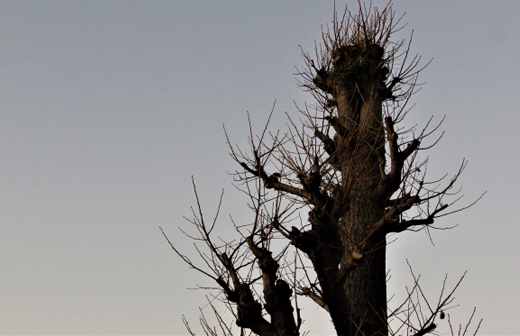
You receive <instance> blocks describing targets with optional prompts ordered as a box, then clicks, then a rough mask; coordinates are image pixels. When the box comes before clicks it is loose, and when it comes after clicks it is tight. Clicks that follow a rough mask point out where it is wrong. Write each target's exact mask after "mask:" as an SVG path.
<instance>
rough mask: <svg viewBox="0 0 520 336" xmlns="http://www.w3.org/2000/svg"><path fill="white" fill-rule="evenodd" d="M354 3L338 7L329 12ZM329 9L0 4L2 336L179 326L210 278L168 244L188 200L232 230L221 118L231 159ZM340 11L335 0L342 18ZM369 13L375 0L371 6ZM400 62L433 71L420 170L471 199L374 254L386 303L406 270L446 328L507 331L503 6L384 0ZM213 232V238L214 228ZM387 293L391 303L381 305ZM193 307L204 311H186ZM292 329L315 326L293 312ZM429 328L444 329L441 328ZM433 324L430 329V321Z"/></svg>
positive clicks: (229, 167)
mask: <svg viewBox="0 0 520 336" xmlns="http://www.w3.org/2000/svg"><path fill="white" fill-rule="evenodd" d="M347 3H348V4H349V5H351V6H352V8H354V9H355V8H356V2H355V1H349V2H347ZM333 4H334V3H333V1H295V0H287V1H280V2H268V1H255V2H252V1H250V2H245V1H238V0H236V1H231V0H226V1H219V2H217V1H214V2H210V1H159V0H157V1H134V0H124V1H122V0H121V1H72V0H71V1H56V0H47V1H24V0H15V1H7V0H2V1H0V157H1V164H0V270H1V271H2V276H1V277H0V295H1V298H2V299H1V300H0V334H2V335H22V334H24V335H28V334H32V335H43V334H46V335H48V334H103V335H145V334H146V335H155V334H157V335H158V334H174V335H175V334H176V335H183V334H186V332H185V329H184V327H183V325H182V321H181V319H182V316H183V315H185V316H186V317H187V319H188V320H189V321H190V324H191V325H192V326H193V327H194V329H196V325H197V321H198V316H199V307H204V306H205V305H206V298H205V296H206V295H208V294H209V293H208V292H206V291H204V290H192V289H189V288H195V287H196V286H197V285H201V286H210V285H214V284H212V283H211V282H210V281H208V280H207V279H205V278H204V277H203V276H202V275H200V274H199V273H197V272H195V271H193V270H190V269H189V268H188V266H187V265H185V264H184V263H183V262H182V261H181V260H180V259H179V258H178V257H177V256H176V255H175V254H174V253H173V251H172V250H171V249H170V247H169V245H168V244H167V242H166V241H165V239H164V237H163V236H162V234H161V231H160V229H159V227H162V228H163V229H164V230H165V232H166V233H167V234H168V236H169V237H170V239H171V241H172V242H173V243H174V244H176V246H178V248H179V249H181V250H182V251H185V253H186V254H187V255H189V256H192V257H193V258H195V256H196V255H195V253H196V252H195V251H194V249H193V246H192V244H191V242H190V241H189V240H188V239H187V238H186V237H185V236H183V235H182V234H181V233H180V231H179V230H178V228H179V227H180V228H183V229H189V224H188V223H187V222H186V221H185V220H184V219H183V216H188V217H189V216H190V214H191V210H190V206H192V205H194V204H195V198H194V195H193V190H192V185H191V176H193V177H194V178H195V181H196V183H197V188H198V192H199V194H200V197H201V202H202V205H203V207H204V209H205V211H207V213H208V214H209V215H212V214H214V212H215V209H216V206H217V204H218V196H219V195H220V192H221V190H222V189H225V197H224V203H223V207H222V213H223V214H224V215H223V216H222V217H221V220H220V221H219V223H218V226H219V229H220V230H223V232H231V231H232V227H230V225H231V224H230V222H229V220H227V218H228V217H227V215H228V214H232V215H233V216H234V218H235V219H237V220H238V221H240V220H244V221H246V220H248V218H250V217H249V216H250V213H248V212H247V210H246V207H245V203H246V201H247V200H245V199H244V197H243V195H241V194H240V193H239V192H237V191H236V190H235V189H234V187H233V186H232V184H231V183H232V177H231V176H230V175H229V174H228V172H230V171H233V170H235V169H237V167H236V164H234V162H233V161H232V160H231V158H230V157H229V155H228V152H229V151H228V147H227V145H226V139H225V136H224V132H223V127H222V125H223V124H224V125H225V127H226V130H227V132H228V134H229V136H230V138H231V141H232V142H233V143H234V144H237V145H239V146H243V147H247V142H246V137H247V136H248V130H247V125H248V123H247V113H246V112H247V111H248V112H249V113H250V115H251V120H252V123H253V128H254V130H256V131H260V130H261V129H262V127H263V125H264V123H265V122H266V120H267V116H268V114H269V112H270V110H271V107H272V105H273V103H274V101H275V100H276V108H275V114H274V117H273V122H272V124H271V129H273V130H276V129H282V130H283V129H285V127H286V126H285V123H286V121H287V119H286V116H285V112H287V113H288V114H289V115H291V116H294V117H295V118H297V112H296V109H295V107H294V103H297V104H304V103H305V102H309V103H312V97H311V96H309V95H308V94H306V93H305V92H302V91H301V90H300V88H298V86H297V85H296V78H295V76H294V73H295V72H296V70H295V67H301V66H302V65H303V60H302V58H301V55H300V49H299V46H302V47H303V48H304V49H305V50H307V51H312V50H313V47H314V42H315V41H319V39H320V32H321V29H322V25H323V24H327V23H328V22H330V21H331V18H332V12H333ZM344 4H345V3H344V2H342V1H337V7H338V8H342V7H343V6H344ZM373 4H374V5H378V6H384V5H385V4H386V1H379V0H377V1H376V0H374V1H373ZM394 9H395V10H396V12H397V14H398V15H401V14H404V13H406V14H405V17H404V19H403V23H407V25H406V27H405V28H404V29H403V30H402V31H400V32H399V34H398V35H397V36H396V38H403V37H408V36H409V35H410V33H411V32H412V30H413V31H414V35H413V43H412V52H413V53H419V54H421V55H422V56H423V64H425V63H426V62H428V61H429V60H431V59H433V61H432V63H431V64H430V65H429V66H428V67H427V68H426V69H425V70H424V71H423V72H422V73H421V75H420V78H419V81H420V82H422V83H425V85H424V86H423V87H422V89H421V91H419V92H418V93H417V94H416V95H415V96H414V97H413V98H412V102H413V104H415V107H414V108H413V110H412V111H411V112H410V114H409V116H408V119H407V120H406V121H405V123H407V125H410V126H413V125H415V124H419V125H424V124H425V123H426V122H427V120H428V119H429V118H430V117H431V116H434V120H437V121H440V120H441V119H442V117H443V116H446V119H445V121H444V123H443V125H442V126H441V130H442V131H445V135H444V136H443V138H442V141H441V142H440V143H439V144H438V145H437V146H436V147H434V148H433V149H431V150H430V151H429V152H428V153H425V154H424V155H427V156H428V157H429V160H430V161H429V162H430V163H429V174H430V176H431V177H432V178H435V177H441V176H443V175H444V174H445V173H454V172H455V171H456V170H457V169H458V167H459V165H460V163H461V162H462V159H463V158H466V159H467V160H468V162H469V163H468V166H467V169H466V171H465V172H464V174H463V176H462V177H461V178H460V181H459V185H461V186H462V187H463V193H464V195H465V197H464V199H463V200H462V201H461V202H462V203H461V204H469V203H471V202H472V201H474V200H475V199H477V198H478V197H479V195H480V194H482V193H483V192H485V191H487V194H486V195H485V197H484V198H483V199H482V200H481V201H480V202H479V203H478V204H477V205H475V206H474V207H472V208H470V209H468V210H466V211H464V212H461V213H458V214H455V215H453V216H450V217H445V218H442V219H441V220H439V221H438V222H437V224H438V226H440V227H450V226H453V225H457V224H458V226H457V227H456V228H454V229H452V230H438V231H432V232H431V237H432V240H433V244H432V242H431V241H430V238H429V237H428V235H426V234H425V232H419V233H411V232H407V233H403V234H400V235H398V236H395V237H392V239H393V238H397V240H395V241H394V242H392V243H391V244H390V245H389V248H388V268H389V270H390V273H391V275H392V278H391V280H390V282H389V292H392V293H394V292H395V293H397V296H399V295H402V294H403V293H405V286H410V285H411V284H412V278H411V275H410V272H409V270H408V265H407V261H408V262H409V263H410V264H411V265H412V266H413V269H414V271H415V272H416V273H417V274H421V283H422V286H423V288H424V289H425V291H426V293H428V295H429V296H430V297H431V298H432V300H433V301H435V300H436V298H437V295H438V293H439V291H440V288H441V285H442V280H443V279H444V277H445V275H446V274H448V283H449V284H454V283H455V282H456V281H457V280H458V278H459V277H460V276H461V275H462V274H463V273H464V272H465V271H467V275H466V278H465V280H464V282H463V283H462V285H461V287H460V289H459V290H458V291H457V293H456V302H457V303H458V304H460V307H458V308H455V309H453V310H451V311H450V314H451V316H452V320H454V321H455V323H463V324H465V322H466V321H467V318H468V317H469V315H470V313H471V311H472V310H473V307H477V312H476V317H477V318H479V319H480V318H482V319H484V321H483V324H482V327H481V334H482V335H512V334H518V330H520V322H519V320H518V315H519V313H520V311H519V310H520V308H518V307H520V304H519V303H520V287H519V286H518V283H520V270H519V267H518V264H519V258H520V257H519V255H520V244H518V243H517V240H518V239H517V237H518V236H519V234H520V228H519V226H518V216H517V215H518V204H519V201H520V191H519V190H520V189H519V186H520V177H519V175H518V174H516V173H515V171H516V170H517V169H516V168H515V167H518V166H519V165H520V154H519V153H520V150H519V149H518V147H517V146H518V145H519V144H520V142H519V140H518V137H517V133H518V124H519V122H520V117H519V113H518V112H517V110H518V96H519V95H520V85H519V82H518V78H519V75H520V67H519V66H518V63H517V59H518V57H519V56H520V46H519V43H518V35H517V32H518V31H520V21H519V20H518V18H517V13H518V12H519V11H520V2H518V1H506V0H501V1H493V2H492V1H476V0H471V1H470V0H464V1H463V0H460V1H416V0H413V1H412V0H396V1H394ZM226 230H227V231H226ZM399 293H400V294H399ZM204 311H205V312H208V313H209V310H208V308H207V307H206V308H204ZM304 319H305V320H306V322H305V324H304V325H303V329H306V330H309V331H310V334H311V335H319V334H324V335H325V334H330V333H332V331H333V329H332V328H331V326H330V323H329V322H328V319H327V316H326V315H324V314H322V313H321V312H320V311H319V310H317V309H316V308H314V307H312V306H310V305H309V307H307V308H306V312H305V315H304ZM442 328H443V329H442ZM439 330H441V331H442V332H445V331H446V328H445V326H441V329H439Z"/></svg>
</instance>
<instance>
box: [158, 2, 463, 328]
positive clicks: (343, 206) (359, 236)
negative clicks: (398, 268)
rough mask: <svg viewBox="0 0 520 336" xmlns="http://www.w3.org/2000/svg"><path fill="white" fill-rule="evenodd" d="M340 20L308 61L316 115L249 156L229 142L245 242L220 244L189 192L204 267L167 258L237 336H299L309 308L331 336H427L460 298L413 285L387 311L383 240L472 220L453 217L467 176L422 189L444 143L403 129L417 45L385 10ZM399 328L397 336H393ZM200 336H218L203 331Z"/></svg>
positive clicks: (267, 137) (304, 111)
mask: <svg viewBox="0 0 520 336" xmlns="http://www.w3.org/2000/svg"><path fill="white" fill-rule="evenodd" d="M334 13H335V14H334V19H333V22H332V25H331V26H330V27H327V29H325V30H324V32H323V33H322V37H323V40H322V42H321V44H319V45H317V46H316V48H315V50H314V53H313V55H311V54H309V53H307V52H304V51H302V55H303V58H304V61H305V66H304V67H303V68H302V69H300V70H299V72H298V77H299V79H300V82H299V83H300V85H301V87H302V88H303V89H304V90H306V91H307V92H309V93H310V94H311V95H312V96H313V98H314V100H315V103H314V104H313V105H306V106H305V107H304V108H299V112H300V114H301V116H302V118H301V121H298V122H297V121H294V120H292V119H291V118H290V117H289V123H288V124H289V129H288V130H287V131H286V132H285V133H281V132H277V133H271V132H269V130H268V126H267V125H266V127H265V129H264V130H263V132H262V133H261V134H259V135H254V134H253V133H252V131H251V134H250V137H249V145H250V150H249V151H247V152H246V151H243V150H241V149H240V148H235V147H234V146H232V145H231V143H230V141H229V138H228V144H229V146H230V150H231V156H232V158H233V159H234V160H235V161H236V162H237V163H238V165H239V167H240V170H237V171H236V173H235V181H236V182H237V184H238V185H239V186H241V188H242V190H243V191H245V193H246V194H247V196H248V197H249V200H250V202H249V206H250V210H252V211H253V213H254V219H253V220H252V222H251V223H246V224H244V223H233V225H235V227H236V229H237V231H238V233H239V234H240V235H239V238H238V239H237V240H233V241H222V240H220V239H219V238H218V237H215V236H213V235H212V233H213V230H214V227H215V221H216V218H215V220H214V221H213V222H212V223H208V222H207V221H206V220H205V218H204V216H203V212H202V209H201V207H200V202H199V200H198V195H197V193H196V190H195V195H196V196H197V205H198V207H197V210H196V211H194V218H193V219H191V220H190V222H191V223H192V224H193V225H194V226H195V227H196V228H197V229H198V234H199V235H198V236H190V237H191V238H193V239H194V240H195V241H196V242H198V243H202V245H205V246H204V248H205V249H206V250H203V247H202V246H199V247H197V251H198V252H199V255H200V257H201V258H202V261H203V263H202V265H198V264H197V263H195V262H192V261H191V259H189V258H188V257H187V256H186V255H184V254H182V253H181V251H179V250H178V249H177V248H176V247H175V246H173V245H172V248H173V249H174V250H175V251H176V252H177V253H178V254H179V255H180V256H181V257H182V258H183V260H184V261H186V262H187V263H188V264H189V265H190V266H192V267H193V268H195V269H197V270H198V271H200V272H202V273H203V274H205V275H206V276H208V277H210V278H212V279H213V280H214V281H215V282H216V284H218V286H219V288H220V293H221V295H220V296H218V297H219V298H220V299H221V300H222V301H224V302H226V303H228V305H229V309H230V310H231V311H232V312H233V314H234V315H235V318H236V325H237V326H238V327H240V329H241V334H242V333H244V332H246V331H247V330H248V331H249V332H253V333H255V334H258V335H262V336H271V335H273V336H274V335H300V328H301V324H302V318H301V316H300V310H299V308H298V300H297V298H298V297H299V296H307V297H309V298H311V299H312V300H313V301H314V302H315V303H316V304H317V305H319V306H320V307H322V308H323V309H325V310H326V311H327V313H328V314H329V315H330V318H331V321H332V323H333V325H334V328H335V330H336V332H337V335H367V336H368V335H388V334H389V333H392V334H393V333H397V332H400V333H402V334H414V335H424V334H427V333H430V332H432V331H434V329H435V328H436V322H435V321H436V319H444V318H445V316H446V314H445V312H444V311H445V310H446V309H448V308H449V307H450V305H451V304H452V300H453V292H454V290H455V289H456V288H457V286H458V285H459V283H460V281H459V283H457V285H456V286H455V288H454V289H453V290H452V291H448V290H446V291H445V289H446V288H445V284H444V285H443V290H442V292H441V295H440V298H439V300H438V302H437V304H436V305H431V304H429V303H428V302H427V301H426V297H425V296H424V295H423V293H422V290H421V288H420V286H419V282H418V277H416V276H415V275H414V285H413V287H412V288H411V289H410V290H409V292H408V294H409V295H408V297H407V299H406V301H405V302H404V303H403V304H402V305H400V306H398V307H397V308H396V309H395V310H393V311H391V310H390V309H389V308H388V305H387V289H386V283H387V269H386V263H385V259H386V246H387V240H386V237H387V235H388V234H391V233H399V232H402V231H405V230H413V231H418V230H422V229H428V228H431V227H432V224H433V223H434V221H435V219H436V218H439V217H442V216H446V215H449V214H451V213H454V212H457V211H460V210H462V209H464V208H465V207H463V208H455V209H454V207H453V205H454V204H455V203H456V202H457V201H458V200H459V199H460V197H459V196H458V191H457V190H454V186H455V182H456V181H457V178H458V177H459V176H460V174H461V173H462V171H463V169H464V167H465V165H466V162H465V161H463V162H462V164H461V167H460V169H459V170H458V171H457V172H455V174H453V176H452V177H451V178H448V179H446V180H440V181H429V180H427V179H426V171H427V169H426V168H427V161H426V160H423V161H421V160H420V158H419V155H418V153H419V152H420V151H422V150H427V149H428V148H431V147H432V146H433V145H435V143H436V142H437V140H438V138H437V139H435V138H434V139H432V140H428V139H429V137H430V136H431V135H432V134H433V133H434V132H435V131H436V130H437V128H438V125H436V126H432V123H431V121H432V120H431V119H430V122H428V123H427V124H426V125H425V127H424V128H423V129H416V128H415V127H413V128H409V129H406V128H403V127H401V126H399V125H400V124H401V122H402V120H403V119H404V118H405V116H406V115H407V113H408V112H409V110H410V108H409V101H410V98H411V97H412V96H413V94H414V93H415V92H416V91H417V89H418V84H417V76H418V74H419V72H420V71H421V70H422V69H423V68H424V66H426V65H427V64H426V65H421V64H420V63H421V62H420V61H421V57H420V56H417V55H415V56H413V55H411V54H410V48H409V47H410V42H411V38H410V39H409V41H408V42H407V41H405V40H398V41H394V40H392V34H393V33H395V32H396V31H398V30H399V29H400V28H401V27H402V25H401V18H398V17H396V15H395V12H394V11H393V9H392V5H391V3H389V4H388V5H387V6H386V7H384V8H383V9H378V8H375V7H371V6H369V7H367V6H365V5H362V4H361V3H359V11H357V12H356V13H352V12H350V11H349V10H348V9H345V11H344V13H343V15H342V16H339V17H338V14H337V12H336V11H334ZM273 109H274V108H273ZM271 114H272V112H271ZM441 122H442V121H441ZM267 124H269V122H268V123H267ZM250 129H251V125H250ZM226 137H227V135H226ZM427 142H428V143H427ZM194 186H195V184H194ZM470 206H471V205H470ZM219 208H220V206H219ZM302 214H305V216H307V215H308V218H305V217H303V218H302V217H301V216H302ZM166 238H167V237H166ZM167 239H168V238H167ZM170 244H171V243H170ZM412 274H413V272H412ZM421 305H426V306H427V308H428V309H421ZM212 307H213V305H212ZM215 311H216V310H215ZM392 319H393V320H397V321H400V323H401V329H399V330H394V331H390V329H389V321H390V320H392ZM217 321H218V323H219V324H220V330H221V332H222V333H224V334H229V335H230V334H231V333H232V331H231V328H230V327H229V326H228V324H227V323H225V322H224V320H223V319H222V317H221V315H220V314H218V313H217ZM203 325H205V330H206V333H207V334H211V335H216V334H217V331H216V329H212V328H211V327H210V326H209V324H208V322H207V321H206V320H205V319H203ZM186 326H187V328H188V330H190V329H189V325H188V324H187V323H186ZM463 331H464V333H465V332H466V331H467V330H463ZM190 333H192V332H191V331H190ZM192 334H194V333H192ZM459 334H460V331H459Z"/></svg>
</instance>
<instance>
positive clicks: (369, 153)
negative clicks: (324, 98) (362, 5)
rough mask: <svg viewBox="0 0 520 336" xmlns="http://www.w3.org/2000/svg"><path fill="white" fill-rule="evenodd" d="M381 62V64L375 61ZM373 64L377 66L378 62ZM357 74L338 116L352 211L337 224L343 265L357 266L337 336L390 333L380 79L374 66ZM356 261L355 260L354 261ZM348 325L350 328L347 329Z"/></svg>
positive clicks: (342, 88) (339, 94) (342, 91)
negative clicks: (381, 226) (381, 231)
mask: <svg viewBox="0 0 520 336" xmlns="http://www.w3.org/2000/svg"><path fill="white" fill-rule="evenodd" d="M376 61H377V60H376ZM376 61H374V62H368V63H370V64H377V63H379V62H376ZM368 69H369V70H368V71H367V72H365V73H361V74H360V75H359V76H358V81H357V82H356V83H355V85H350V86H348V85H344V84H345V83H341V82H340V83H339V85H338V86H337V87H336V89H335V92H336V94H335V97H334V98H335V99H336V101H337V102H338V117H339V122H340V123H341V124H342V127H343V128H344V129H346V130H347V133H346V134H344V135H343V137H342V138H340V140H341V141H342V143H340V144H339V146H340V147H341V150H340V154H339V159H340V161H341V166H342V168H341V174H342V179H343V189H344V191H345V195H346V201H347V202H348V204H349V208H348V212H347V213H345V215H344V217H343V218H342V219H341V221H340V222H339V223H338V224H339V226H340V228H339V229H340V232H341V235H340V236H341V239H342V243H341V245H342V246H343V248H344V249H345V250H346V251H347V253H345V256H344V259H349V260H350V261H347V260H344V262H343V263H342V265H343V266H344V265H348V264H349V263H350V264H352V262H355V264H356V265H355V266H354V267H353V268H352V269H350V270H349V271H348V272H347V276H346V279H345V281H344V283H343V284H342V287H343V288H342V289H343V291H344V297H345V300H346V302H345V303H346V304H347V306H348V309H346V310H345V309H344V310H343V311H344V312H345V313H347V315H346V316H344V317H343V318H344V319H346V320H347V321H345V322H343V323H341V324H342V326H341V328H348V329H343V330H338V335H352V336H353V335H365V336H369V335H387V334H388V326H387V312H386V306H387V304H386V303H387V297H386V262H385V259H386V240H385V236H384V235H381V234H377V233H375V232H376V230H375V228H376V226H377V225H378V223H380V220H381V219H382V218H383V215H384V197H385V195H384V191H383V188H382V178H383V175H382V173H381V164H382V162H384V161H382V160H384V155H385V152H384V151H385V148H384V143H385V141H384V136H385V134H384V128H383V124H382V119H383V118H382V101H381V98H380V94H379V89H380V79H379V76H378V74H377V73H378V70H377V68H375V67H372V68H370V67H368ZM353 260H354V261H353ZM345 324H348V327H347V326H346V325H345Z"/></svg>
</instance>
